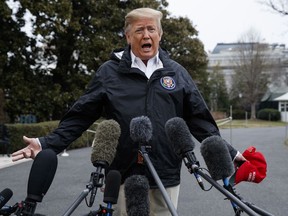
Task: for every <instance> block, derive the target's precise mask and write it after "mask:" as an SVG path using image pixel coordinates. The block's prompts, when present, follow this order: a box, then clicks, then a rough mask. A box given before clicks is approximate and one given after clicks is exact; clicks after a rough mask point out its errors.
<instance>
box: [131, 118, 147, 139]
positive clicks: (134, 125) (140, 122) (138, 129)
mask: <svg viewBox="0 0 288 216" xmlns="http://www.w3.org/2000/svg"><path fill="white" fill-rule="evenodd" d="M130 137H131V139H132V140H133V141H134V142H138V143H140V144H147V143H148V142H149V141H150V140H151V138H152V123H151V121H150V119H149V118H148V117H147V116H140V117H135V118H133V119H132V120H131V122H130Z"/></svg>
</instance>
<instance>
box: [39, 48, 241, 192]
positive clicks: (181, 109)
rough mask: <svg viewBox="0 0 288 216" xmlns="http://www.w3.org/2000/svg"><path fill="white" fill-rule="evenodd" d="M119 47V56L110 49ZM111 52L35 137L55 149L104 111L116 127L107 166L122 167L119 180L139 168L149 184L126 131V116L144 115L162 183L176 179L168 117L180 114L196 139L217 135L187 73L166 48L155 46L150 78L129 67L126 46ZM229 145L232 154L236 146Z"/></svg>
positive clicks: (178, 166)
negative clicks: (156, 64)
mask: <svg viewBox="0 0 288 216" xmlns="http://www.w3.org/2000/svg"><path fill="white" fill-rule="evenodd" d="M123 50H124V53H123V55H122V58H121V59H119V58H118V57H117V56H116V55H115V52H119V51H123ZM115 52H114V53H113V54H112V56H111V59H110V60H109V61H107V62H106V63H104V64H103V65H102V66H101V67H100V68H99V69H98V71H97V72H96V75H95V77H94V78H93V80H92V81H91V83H90V84H89V87H88V89H87V91H86V92H85V94H84V95H83V96H81V97H80V98H79V99H78V100H77V101H76V103H75V104H74V105H73V107H72V108H71V109H70V111H69V112H68V113H67V114H66V115H65V116H64V117H63V119H62V120H61V122H60V125H59V127H58V128H57V129H56V130H55V131H54V132H53V133H51V134H50V135H48V136H46V137H42V138H40V142H41V144H42V147H43V148H44V149H45V148H52V149H54V150H55V151H56V152H57V153H60V152H61V151H63V150H64V149H65V148H67V146H68V145H69V144H70V143H71V142H72V141H74V140H75V139H77V138H78V137H79V136H81V134H82V133H83V132H85V130H86V129H87V128H88V127H89V126H90V125H91V124H93V122H95V120H97V119H98V118H99V117H100V116H101V114H102V112H105V115H106V118H108V119H114V120H116V121H117V122H118V123H119V124H120V127H121V136H120V140H119V145H118V147H117V153H116V156H115V159H114V161H113V162H112V164H111V166H110V168H111V169H117V170H119V171H120V172H121V175H122V182H124V180H125V179H126V178H127V177H128V176H130V175H131V174H133V173H137V172H138V171H139V169H140V170H141V171H142V172H145V173H146V175H147V177H148V179H149V181H150V185H151V186H152V187H153V186H155V185H156V184H155V182H154V180H153V178H152V177H151V175H150V173H149V171H148V169H147V168H145V167H140V168H139V165H137V163H136V161H137V152H138V146H137V145H135V144H133V142H132V140H131V138H130V134H129V133H130V130H129V125H130V121H131V119H133V118H134V117H138V116H148V117H149V118H150V120H151V122H152V127H153V136H152V141H151V143H150V144H151V147H152V149H151V152H150V153H149V156H150V159H151V161H152V163H153V165H154V167H155V169H156V171H157V173H158V175H159V177H160V179H161V180H162V183H163V184H164V186H165V187H169V186H175V185H178V184H179V183H180V169H181V159H180V158H179V157H177V156H176V154H175V152H174V151H173V147H172V146H171V145H170V144H169V142H168V140H167V137H166V135H165V123H166V122H167V120H169V119H171V118H173V117H176V116H177V117H181V118H183V119H184V120H185V121H186V123H187V125H188V126H189V129H190V131H191V133H192V134H193V136H194V137H195V138H196V139H197V140H198V141H200V142H201V141H202V140H203V139H205V138H206V137H208V136H211V135H220V134H219V130H218V127H217V125H216V123H215V121H214V120H213V118H212V116H211V114H210V112H209V110H208V108H207V106H206V104H205V102H204V100H203V98H202V96H201V95H200V92H199V90H198V89H197V87H196V85H195V83H194V82H193V80H192V78H191V76H190V75H189V74H188V72H187V71H186V70H185V69H184V68H183V67H182V66H181V65H180V64H178V63H177V62H175V61H173V60H171V59H170V58H169V56H168V54H167V52H165V51H164V50H162V49H159V57H160V59H161V61H162V63H163V68H162V69H158V70H156V71H155V72H154V73H153V74H152V76H151V77H150V79H148V78H147V77H146V76H145V74H144V73H143V72H142V71H140V70H139V69H136V68H131V56H130V47H126V48H125V49H122V50H121V49H119V50H116V51H115ZM228 146H229V150H230V154H231V157H232V158H234V157H235V155H236V153H237V151H236V150H235V149H234V148H233V147H232V146H231V145H228Z"/></svg>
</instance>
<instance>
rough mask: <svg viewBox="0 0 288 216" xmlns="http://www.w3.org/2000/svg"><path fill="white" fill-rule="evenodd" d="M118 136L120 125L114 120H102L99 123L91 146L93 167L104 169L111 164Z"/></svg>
mask: <svg viewBox="0 0 288 216" xmlns="http://www.w3.org/2000/svg"><path fill="white" fill-rule="evenodd" d="M120 134H121V129H120V125H119V124H118V123H117V122H116V121H115V120H113V119H110V120H104V121H102V122H100V123H99V125H98V127H97V130H96V132H95V137H94V140H93V144H92V153H91V162H92V164H93V166H95V167H99V166H100V167H103V168H106V167H107V166H109V165H110V164H111V163H112V161H113V159H114V157H115V154H116V147H117V145H118V140H119V137H120Z"/></svg>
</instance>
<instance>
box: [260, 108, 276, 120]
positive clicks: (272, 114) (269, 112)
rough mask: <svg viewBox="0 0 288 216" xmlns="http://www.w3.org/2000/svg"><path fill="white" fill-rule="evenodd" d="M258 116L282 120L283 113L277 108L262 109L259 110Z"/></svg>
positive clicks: (263, 118)
mask: <svg viewBox="0 0 288 216" xmlns="http://www.w3.org/2000/svg"><path fill="white" fill-rule="evenodd" d="M257 118H258V119H261V120H268V121H280V119H281V114H280V112H279V111H278V110H276V109H262V110H259V111H258V113H257Z"/></svg>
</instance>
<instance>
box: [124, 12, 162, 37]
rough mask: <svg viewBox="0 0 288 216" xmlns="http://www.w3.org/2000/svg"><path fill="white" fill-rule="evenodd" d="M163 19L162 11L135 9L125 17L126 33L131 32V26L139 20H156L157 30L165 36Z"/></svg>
mask: <svg viewBox="0 0 288 216" xmlns="http://www.w3.org/2000/svg"><path fill="white" fill-rule="evenodd" d="M162 17H163V14H162V12H161V11H158V10H154V9H152V8H137V9H134V10H132V11H130V12H129V13H128V14H127V15H126V16H125V26H124V30H125V33H127V32H128V31H129V30H130V27H131V24H132V23H133V22H134V21H136V20H139V19H141V18H151V19H154V20H156V23H157V28H158V30H159V33H160V36H161V35H162V34H163V30H162V25H161V19H162Z"/></svg>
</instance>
